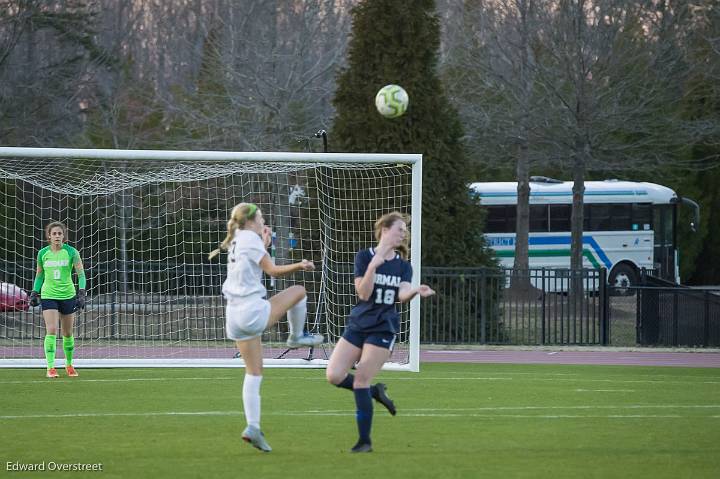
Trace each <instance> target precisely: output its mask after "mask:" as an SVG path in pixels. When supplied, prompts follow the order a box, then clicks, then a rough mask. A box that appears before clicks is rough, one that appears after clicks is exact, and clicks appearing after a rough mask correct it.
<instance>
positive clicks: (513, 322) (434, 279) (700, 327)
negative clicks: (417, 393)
mask: <svg viewBox="0 0 720 479" xmlns="http://www.w3.org/2000/svg"><path fill="white" fill-rule="evenodd" d="M641 278H642V280H641V284H640V285H638V286H633V287H628V288H613V287H610V286H608V285H607V273H606V270H604V269H601V270H583V271H581V272H579V273H578V274H577V275H575V276H574V277H573V276H572V275H571V273H570V271H568V270H552V269H531V270H529V271H522V272H520V271H517V270H512V269H496V270H490V269H483V268H424V269H423V278H422V281H423V282H425V283H427V284H429V285H430V286H432V287H433V288H434V289H436V291H437V292H438V295H437V296H436V297H434V298H432V299H429V300H425V301H424V302H423V306H422V308H421V311H422V312H421V315H422V316H421V320H420V323H421V326H420V341H421V342H424V343H436V344H515V345H611V346H636V345H640V346H691V347H720V288H690V287H687V286H681V285H676V284H674V283H671V282H668V281H664V280H661V279H659V278H656V277H654V276H652V275H650V274H649V273H648V272H647V271H643V272H642V275H641ZM573 281H575V283H573ZM528 283H529V284H528ZM572 284H574V287H575V291H577V293H576V294H571V293H568V291H569V290H572V288H571V287H570V286H571V285H572Z"/></svg>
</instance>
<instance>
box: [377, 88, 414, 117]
mask: <svg viewBox="0 0 720 479" xmlns="http://www.w3.org/2000/svg"><path fill="white" fill-rule="evenodd" d="M409 101H410V99H409V98H408V94H407V92H406V91H405V90H404V89H403V87H401V86H399V85H385V86H384V87H382V88H381V89H380V91H379V92H377V95H375V107H376V108H377V111H379V112H380V114H381V115H382V116H384V117H385V118H397V117H399V116H401V115H402V114H403V113H405V110H407V107H408V102H409Z"/></svg>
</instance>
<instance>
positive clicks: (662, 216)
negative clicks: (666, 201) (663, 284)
mask: <svg viewBox="0 0 720 479" xmlns="http://www.w3.org/2000/svg"><path fill="white" fill-rule="evenodd" d="M673 210H674V205H655V207H654V208H653V230H654V233H655V235H654V237H655V265H654V266H655V269H656V270H657V269H659V274H658V273H656V274H657V275H659V276H660V277H661V278H665V279H670V280H674V279H675V248H674V246H673V228H674V221H673V220H674V218H673Z"/></svg>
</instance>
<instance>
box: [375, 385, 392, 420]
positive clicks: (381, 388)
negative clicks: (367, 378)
mask: <svg viewBox="0 0 720 479" xmlns="http://www.w3.org/2000/svg"><path fill="white" fill-rule="evenodd" d="M386 391H387V386H386V385H385V384H383V383H377V384H376V385H375V386H373V388H372V392H373V395H372V397H373V399H374V400H376V401H377V402H379V403H380V404H382V405H383V406H385V407H386V408H387V410H388V411H389V412H390V414H392V415H393V416H394V415H395V414H397V410H396V409H395V403H394V402H393V400H392V399H390V398H389V397H388V396H387V392H386Z"/></svg>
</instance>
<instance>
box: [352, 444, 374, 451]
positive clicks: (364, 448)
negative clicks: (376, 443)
mask: <svg viewBox="0 0 720 479" xmlns="http://www.w3.org/2000/svg"><path fill="white" fill-rule="evenodd" d="M350 452H372V445H371V444H370V443H368V442H358V443H357V444H355V445H354V446H353V448H352V449H350Z"/></svg>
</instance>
